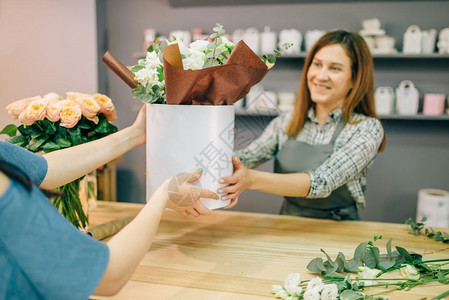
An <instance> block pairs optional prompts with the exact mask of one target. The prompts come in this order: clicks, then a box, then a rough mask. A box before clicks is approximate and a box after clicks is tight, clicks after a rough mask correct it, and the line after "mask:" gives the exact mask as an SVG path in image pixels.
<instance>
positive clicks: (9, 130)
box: [0, 124, 17, 137]
mask: <svg viewBox="0 0 449 300" xmlns="http://www.w3.org/2000/svg"><path fill="white" fill-rule="evenodd" d="M16 132H17V126H16V125H14V124H9V125H6V126H5V128H3V129H2V131H0V134H7V135H8V136H9V137H13V136H15V135H16Z"/></svg>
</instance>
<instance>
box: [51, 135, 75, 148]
mask: <svg viewBox="0 0 449 300" xmlns="http://www.w3.org/2000/svg"><path fill="white" fill-rule="evenodd" d="M55 143H56V144H57V145H58V146H59V148H67V147H70V146H72V143H71V142H70V141H69V140H68V139H66V138H63V137H58V138H56V139H55Z"/></svg>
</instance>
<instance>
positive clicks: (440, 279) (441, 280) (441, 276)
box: [437, 270, 449, 284]
mask: <svg viewBox="0 0 449 300" xmlns="http://www.w3.org/2000/svg"><path fill="white" fill-rule="evenodd" d="M437 278H438V282H439V283H442V284H447V283H449V278H447V277H446V274H445V273H443V272H442V271H441V270H438V273H437Z"/></svg>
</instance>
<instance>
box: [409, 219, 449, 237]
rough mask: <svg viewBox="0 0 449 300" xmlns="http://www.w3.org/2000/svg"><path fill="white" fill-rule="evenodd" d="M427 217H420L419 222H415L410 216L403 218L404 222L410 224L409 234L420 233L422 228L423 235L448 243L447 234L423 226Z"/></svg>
mask: <svg viewBox="0 0 449 300" xmlns="http://www.w3.org/2000/svg"><path fill="white" fill-rule="evenodd" d="M426 221H427V218H425V217H424V218H422V219H421V221H420V222H415V221H413V220H412V219H411V218H408V219H407V220H405V224H407V225H410V228H411V230H412V231H409V233H410V234H413V235H415V236H418V235H421V234H422V231H423V230H424V235H426V236H427V237H428V238H433V239H434V240H435V241H438V242H443V243H449V234H448V233H447V232H443V231H435V230H434V229H433V228H432V227H425V225H426V224H425V222H426Z"/></svg>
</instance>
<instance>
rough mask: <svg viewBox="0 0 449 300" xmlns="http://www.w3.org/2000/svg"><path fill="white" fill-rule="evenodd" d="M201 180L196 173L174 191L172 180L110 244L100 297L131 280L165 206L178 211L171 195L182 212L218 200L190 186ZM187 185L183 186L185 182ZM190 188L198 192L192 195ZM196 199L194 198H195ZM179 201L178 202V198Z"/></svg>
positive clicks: (154, 232) (161, 187) (168, 181)
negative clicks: (210, 200) (198, 204)
mask: <svg viewBox="0 0 449 300" xmlns="http://www.w3.org/2000/svg"><path fill="white" fill-rule="evenodd" d="M199 177H201V174H200V173H196V172H195V173H193V174H192V175H191V176H190V177H189V178H184V179H181V180H180V181H179V183H180V185H179V186H177V187H173V186H172V185H171V184H170V180H167V181H165V182H164V183H163V184H162V185H161V186H160V187H159V188H158V190H157V191H156V192H155V193H154V194H153V196H152V197H151V198H150V200H149V201H148V203H147V204H146V205H145V207H144V208H143V209H142V210H141V211H140V213H139V214H138V215H137V217H135V218H134V220H133V221H132V222H131V223H130V224H128V225H127V226H126V227H125V228H123V229H122V230H121V231H120V232H119V233H117V234H116V235H115V236H114V237H113V238H112V239H111V240H110V241H109V242H108V246H109V251H110V255H109V262H108V266H107V268H106V271H105V274H104V275H103V278H102V280H101V282H100V284H99V285H98V287H97V289H96V290H95V292H94V294H97V295H114V294H115V293H117V292H118V291H119V290H120V289H121V288H122V287H123V286H124V285H125V283H126V282H127V281H128V280H129V278H130V277H131V275H132V274H133V272H134V270H135V269H136V267H137V265H138V264H139V262H140V261H141V260H142V258H143V256H144V255H145V253H146V252H147V251H148V249H149V248H150V246H151V243H152V241H153V238H154V236H155V235H156V231H157V228H158V225H159V221H160V219H161V216H162V212H163V211H164V208H165V206H166V205H167V206H168V207H171V208H176V207H175V204H174V202H172V201H171V200H174V199H173V198H172V197H171V193H174V194H176V195H177V196H184V197H182V198H183V199H184V200H183V202H182V203H179V202H178V201H176V204H177V205H180V206H181V207H178V208H181V209H184V208H185V207H187V206H190V207H193V206H195V203H197V202H199V198H200V197H201V198H212V199H217V198H218V195H217V194H215V193H213V192H211V191H209V190H205V189H200V188H198V187H196V186H193V185H190V184H189V183H191V182H194V181H196V180H197V179H198V178H199ZM182 181H184V182H182ZM191 188H193V189H196V190H197V192H194V193H192V192H191V190H190V189H191ZM193 197H194V198H193ZM176 199H178V198H177V197H176Z"/></svg>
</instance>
